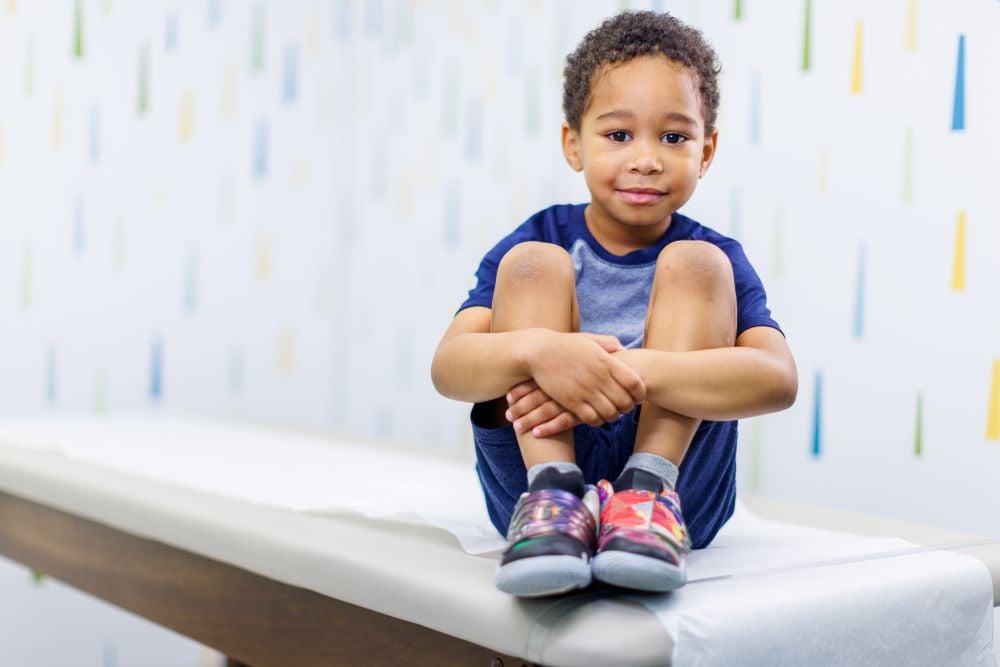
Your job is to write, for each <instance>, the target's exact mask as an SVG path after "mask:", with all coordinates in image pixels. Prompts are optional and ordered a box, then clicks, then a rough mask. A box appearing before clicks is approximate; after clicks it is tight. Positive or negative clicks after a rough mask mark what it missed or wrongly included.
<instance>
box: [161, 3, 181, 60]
mask: <svg viewBox="0 0 1000 667" xmlns="http://www.w3.org/2000/svg"><path fill="white" fill-rule="evenodd" d="M178 31H179V27H178V18H177V10H176V9H175V10H174V11H172V12H168V13H167V18H166V21H165V22H164V26H163V48H164V50H166V51H173V50H174V49H176V48H177V34H178Z"/></svg>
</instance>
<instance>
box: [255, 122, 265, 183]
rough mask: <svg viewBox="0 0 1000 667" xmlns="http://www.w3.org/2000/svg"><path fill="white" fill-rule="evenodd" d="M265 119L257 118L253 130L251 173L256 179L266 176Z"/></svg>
mask: <svg viewBox="0 0 1000 667" xmlns="http://www.w3.org/2000/svg"><path fill="white" fill-rule="evenodd" d="M267 133H268V132H267V120H266V119H264V120H259V121H257V124H256V125H255V126H254V132H253V137H254V138H253V175H254V176H255V177H256V178H257V180H264V178H266V177H267Z"/></svg>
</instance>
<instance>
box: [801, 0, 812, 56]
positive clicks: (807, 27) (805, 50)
mask: <svg viewBox="0 0 1000 667" xmlns="http://www.w3.org/2000/svg"><path fill="white" fill-rule="evenodd" d="M805 2H806V8H805V14H806V16H805V19H804V21H803V25H804V27H803V36H802V71H803V72H808V71H809V70H810V69H812V13H813V12H812V8H813V4H812V0H805Z"/></svg>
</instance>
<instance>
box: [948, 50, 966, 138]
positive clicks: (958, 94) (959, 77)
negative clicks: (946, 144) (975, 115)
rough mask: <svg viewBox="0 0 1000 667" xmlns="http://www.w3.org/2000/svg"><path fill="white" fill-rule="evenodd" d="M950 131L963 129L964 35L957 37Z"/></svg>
mask: <svg viewBox="0 0 1000 667" xmlns="http://www.w3.org/2000/svg"><path fill="white" fill-rule="evenodd" d="M951 129H952V131H954V132H958V131H960V130H964V129H965V35H959V36H958V63H957V64H956V66H955V102H954V105H953V106H952V110H951Z"/></svg>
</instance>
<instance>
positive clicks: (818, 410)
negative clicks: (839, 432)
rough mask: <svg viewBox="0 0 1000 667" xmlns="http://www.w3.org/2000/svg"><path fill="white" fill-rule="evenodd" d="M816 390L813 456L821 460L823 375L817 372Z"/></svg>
mask: <svg viewBox="0 0 1000 667" xmlns="http://www.w3.org/2000/svg"><path fill="white" fill-rule="evenodd" d="M814 386H815V389H814V391H813V419H812V455H813V457H814V458H819V455H820V450H821V447H820V446H821V442H820V439H821V436H822V432H823V374H822V373H821V372H820V371H816V377H815V383H814Z"/></svg>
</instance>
